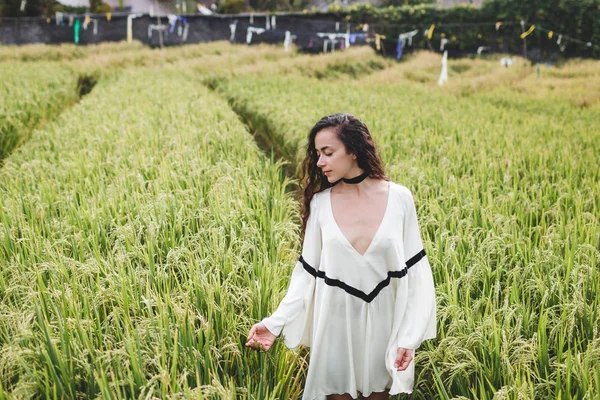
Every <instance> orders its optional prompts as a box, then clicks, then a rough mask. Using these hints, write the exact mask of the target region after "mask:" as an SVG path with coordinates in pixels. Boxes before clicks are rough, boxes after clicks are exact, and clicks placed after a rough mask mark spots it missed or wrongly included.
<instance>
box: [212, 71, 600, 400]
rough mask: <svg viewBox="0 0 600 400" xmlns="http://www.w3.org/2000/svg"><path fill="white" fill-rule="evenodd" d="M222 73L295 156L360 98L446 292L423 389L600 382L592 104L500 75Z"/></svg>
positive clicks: (230, 89) (491, 390)
mask: <svg viewBox="0 0 600 400" xmlns="http://www.w3.org/2000/svg"><path fill="white" fill-rule="evenodd" d="M409 62H410V61H409ZM463 63H465V62H464V61H463ZM499 67H500V66H499ZM395 68H396V67H393V69H395ZM473 68H478V67H477V66H474V67H473ZM490 73H494V72H493V70H490ZM465 74H467V73H466V72H465ZM384 76H387V77H388V78H390V79H387V80H386V79H382V78H383V77H384ZM456 79H461V78H456ZM464 79H465V80H467V79H470V78H469V77H468V76H467V77H465V78H464ZM459 84H460V83H457V85H459ZM463 84H464V85H468V84H469V82H467V81H465V82H463ZM214 87H215V89H216V90H217V91H218V92H220V93H222V94H223V96H225V97H226V98H227V99H228V101H229V102H230V104H231V105H232V107H233V108H234V109H235V110H236V111H237V112H238V113H240V114H241V115H242V116H243V117H244V118H245V119H246V120H248V121H249V125H250V127H251V129H256V130H261V131H263V133H262V134H263V135H266V136H268V137H269V138H270V139H271V140H272V142H273V143H274V144H273V146H274V147H277V148H278V149H279V154H281V155H282V156H283V157H284V158H286V159H288V160H290V161H292V163H293V164H295V165H298V164H299V161H300V160H301V159H302V158H303V156H304V153H305V150H304V146H305V144H306V138H307V135H308V132H309V130H310V128H311V127H312V125H313V124H314V123H315V122H316V121H317V120H318V119H319V118H320V117H322V116H324V115H327V114H330V113H333V112H339V111H346V112H351V113H353V114H354V115H356V116H358V117H359V118H361V119H362V120H363V121H365V122H366V123H367V125H368V126H369V127H370V129H371V133H372V135H373V137H374V139H375V141H376V142H377V143H378V145H379V148H380V151H381V153H382V157H383V160H384V161H385V163H386V164H387V172H388V174H389V176H390V177H391V178H392V179H393V180H394V181H397V182H399V183H401V184H404V185H406V186H408V187H409V188H411V190H412V191H413V192H414V193H415V198H416V199H417V205H418V214H419V218H420V224H421V226H422V228H421V230H422V233H423V235H424V238H425V246H426V251H427V254H428V256H429V258H430V262H431V264H432V266H433V268H434V276H435V281H436V285H437V293H438V304H439V305H438V318H439V330H438V338H437V339H436V340H434V341H431V342H427V343H425V344H424V346H423V348H422V349H421V350H418V351H417V359H416V362H417V369H418V370H420V371H421V372H420V374H419V379H418V381H417V383H416V387H415V392H414V396H415V397H416V398H423V399H426V398H448V397H449V396H458V398H460V396H463V397H466V398H480V399H482V398H494V399H495V398H507V399H517V398H542V399H553V398H561V399H562V398H565V399H567V398H569V399H571V398H572V399H575V398H577V399H580V398H589V399H591V398H596V397H597V396H598V393H599V391H600V388H599V387H598V380H597V379H596V378H595V376H597V375H598V373H597V372H596V371H598V369H600V365H599V362H598V360H599V359H600V358H599V357H598V343H599V340H598V328H599V327H600V317H599V316H598V313H597V309H598V305H599V304H600V301H599V300H598V296H597V293H598V290H599V289H600V288H599V282H600V280H599V279H598V278H599V277H598V272H597V271H598V268H597V267H598V265H599V259H600V251H599V250H598V249H599V248H600V242H599V241H598V238H599V237H600V221H599V220H598V215H600V186H598V185H597V182H598V181H600V175H599V172H598V168H593V167H591V166H592V165H595V164H597V160H598V159H600V153H599V152H598V149H600V131H598V129H597V128H596V126H597V121H598V120H599V118H598V117H600V115H599V114H598V113H597V111H596V110H594V109H592V108H587V109H585V108H584V109H582V108H579V107H577V106H576V105H574V104H573V103H572V102H570V101H569V100H568V99H563V100H561V101H556V100H555V99H541V98H535V97H533V96H529V95H527V94H524V95H520V94H519V93H518V92H515V91H511V90H510V88H505V89H502V88H501V87H500V85H499V86H498V87H496V88H493V90H490V91H489V92H485V91H481V92H479V91H474V92H473V94H472V95H470V96H466V97H465V96H456V94H455V93H454V92H453V91H451V90H445V89H444V88H441V89H440V88H438V87H437V85H435V84H434V85H429V84H421V83H414V82H412V81H411V80H410V79H408V80H407V79H405V78H402V77H401V76H400V75H396V76H395V78H394V75H390V74H389V71H388V70H384V71H382V72H380V73H375V74H373V75H370V76H368V77H366V78H364V79H363V80H358V81H344V82H343V83H342V84H340V83H338V82H331V83H329V82H323V81H318V80H315V79H306V78H302V77H298V76H272V77H269V78H266V77H265V78H262V77H256V78H254V79H247V78H242V77H239V78H235V77H234V78H232V79H229V80H226V81H220V82H217V83H216V84H215V85H214ZM281 87H285V88H286V90H285V91H281V90H280V88H281ZM574 90H575V89H574ZM290 104H293V105H294V107H293V108H292V107H289V106H288V105H290Z"/></svg>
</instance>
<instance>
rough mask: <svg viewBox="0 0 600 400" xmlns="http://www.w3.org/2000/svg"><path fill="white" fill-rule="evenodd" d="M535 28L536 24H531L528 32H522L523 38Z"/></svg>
mask: <svg viewBox="0 0 600 400" xmlns="http://www.w3.org/2000/svg"><path fill="white" fill-rule="evenodd" d="M534 29H535V25H531V26H530V27H529V29H528V30H527V32H523V33H521V39H525V38H526V37H527V36H529V35H531V32H533V30H534Z"/></svg>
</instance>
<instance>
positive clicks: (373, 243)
mask: <svg viewBox="0 0 600 400" xmlns="http://www.w3.org/2000/svg"><path fill="white" fill-rule="evenodd" d="M332 188H333V187H330V188H329V191H328V196H329V215H330V216H331V220H332V221H333V225H335V228H336V231H337V232H338V233H339V234H340V236H341V238H342V240H343V241H344V242H345V243H346V245H348V247H350V249H352V251H353V252H354V253H355V254H356V255H358V256H359V257H361V258H364V257H366V256H367V254H368V253H369V251H371V249H372V248H373V247H374V245H375V241H376V239H377V238H378V236H379V232H380V231H381V230H382V228H383V225H384V224H385V221H386V220H387V215H388V213H389V210H390V208H391V204H390V202H391V198H392V184H391V182H390V181H388V194H387V203H386V205H385V211H384V212H383V218H381V221H380V222H379V226H378V227H377V230H376V231H375V234H374V235H373V237H372V238H371V241H370V242H369V246H368V247H367V250H365V252H364V253H363V254H360V253H359V252H358V250H356V248H355V247H354V246H352V243H350V241H349V240H348V239H347V238H346V235H344V232H342V229H341V228H340V226H339V225H338V223H337V221H336V220H335V216H334V215H333V203H332V202H331V189H332Z"/></svg>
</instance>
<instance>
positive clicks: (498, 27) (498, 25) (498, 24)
mask: <svg viewBox="0 0 600 400" xmlns="http://www.w3.org/2000/svg"><path fill="white" fill-rule="evenodd" d="M501 25H504V22H502V21H498V22H496V30H498V29H500V26H501Z"/></svg>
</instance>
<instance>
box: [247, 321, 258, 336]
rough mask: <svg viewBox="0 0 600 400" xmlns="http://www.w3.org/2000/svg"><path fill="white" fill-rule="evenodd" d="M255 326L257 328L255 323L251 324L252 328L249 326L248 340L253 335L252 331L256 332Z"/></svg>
mask: <svg viewBox="0 0 600 400" xmlns="http://www.w3.org/2000/svg"><path fill="white" fill-rule="evenodd" d="M256 328H258V327H257V326H256V324H255V325H253V326H252V328H250V332H249V333H248V340H250V339H251V338H252V336H254V332H256Z"/></svg>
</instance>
